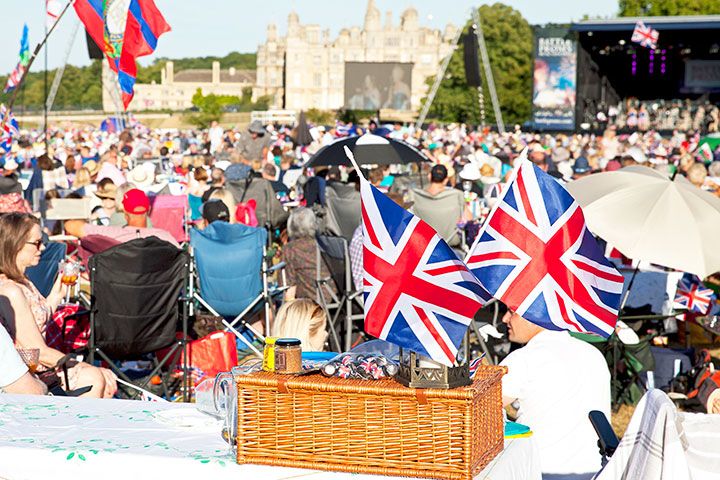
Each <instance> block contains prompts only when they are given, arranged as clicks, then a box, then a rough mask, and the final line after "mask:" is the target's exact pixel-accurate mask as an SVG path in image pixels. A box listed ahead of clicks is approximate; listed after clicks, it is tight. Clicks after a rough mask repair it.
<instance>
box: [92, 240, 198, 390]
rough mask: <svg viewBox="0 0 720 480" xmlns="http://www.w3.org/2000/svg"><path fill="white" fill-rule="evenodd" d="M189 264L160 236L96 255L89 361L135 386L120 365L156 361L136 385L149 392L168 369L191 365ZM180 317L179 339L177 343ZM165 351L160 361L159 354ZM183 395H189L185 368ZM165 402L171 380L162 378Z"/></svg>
mask: <svg viewBox="0 0 720 480" xmlns="http://www.w3.org/2000/svg"><path fill="white" fill-rule="evenodd" d="M189 265H190V259H189V256H188V254H187V253H186V252H184V251H182V250H179V249H178V248H176V247H175V246H173V245H172V244H170V243H168V242H165V241H163V240H160V239H158V238H157V237H148V238H138V239H136V240H131V241H129V242H126V243H122V244H120V245H117V246H114V247H111V248H109V249H108V250H105V251H104V252H102V253H98V254H96V255H93V256H92V257H91V258H90V261H89V269H90V287H91V302H90V303H91V304H90V341H89V343H88V348H89V360H90V362H91V363H92V362H93V361H94V360H95V356H96V355H97V356H98V357H99V358H100V359H102V360H104V361H105V362H107V363H108V364H109V365H110V368H111V369H112V370H113V371H115V372H116V374H117V375H118V376H119V377H120V378H122V379H123V380H125V381H126V382H129V383H134V384H137V383H136V382H133V381H132V380H131V379H130V378H129V377H128V376H127V375H126V374H125V373H124V372H122V371H121V370H120V368H119V366H118V364H117V363H116V362H118V361H121V360H134V359H141V358H146V357H147V356H148V355H149V356H151V357H152V362H153V365H154V368H153V370H152V372H151V373H150V374H149V375H147V376H146V377H145V380H144V381H143V382H142V383H141V384H138V386H139V387H140V388H145V387H147V385H148V384H149V383H150V381H151V379H152V378H153V377H155V376H156V375H158V374H162V373H163V372H162V370H163V368H164V367H171V366H173V365H176V364H177V362H178V358H179V356H180V354H181V353H183V352H184V355H183V359H184V360H185V362H187V351H186V350H187V349H186V345H187V330H188V329H187V302H186V299H185V298H184V297H183V293H184V292H185V291H186V288H187V279H188V271H189ZM178 317H180V324H181V331H182V334H181V336H180V338H177V335H176V332H177V331H178ZM165 349H167V350H166V352H165V353H163V354H162V358H161V359H158V356H159V354H158V353H157V352H158V351H160V350H165ZM182 370H183V383H182V385H183V395H186V394H187V389H186V386H187V365H186V364H184V365H183V366H182ZM160 378H161V380H162V386H163V390H164V393H165V397H166V398H169V397H170V392H169V388H168V383H167V379H166V378H165V375H160Z"/></svg>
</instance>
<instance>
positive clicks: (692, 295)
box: [673, 273, 715, 315]
mask: <svg viewBox="0 0 720 480" xmlns="http://www.w3.org/2000/svg"><path fill="white" fill-rule="evenodd" d="M714 300H715V293H714V292H713V291H712V290H711V289H709V288H707V287H706V286H705V285H703V283H702V282H701V281H700V279H699V278H697V277H696V276H695V275H691V274H688V273H686V274H685V275H683V277H682V278H681V279H680V281H679V282H678V288H677V292H676V293H675V301H674V302H673V303H674V305H673V306H674V307H675V308H683V309H686V310H687V311H688V313H699V314H700V315H705V314H707V313H708V310H709V309H710V305H712V303H713V302H714Z"/></svg>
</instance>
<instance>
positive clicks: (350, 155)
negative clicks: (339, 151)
mask: <svg viewBox="0 0 720 480" xmlns="http://www.w3.org/2000/svg"><path fill="white" fill-rule="evenodd" d="M343 149H345V156H346V157H347V158H348V160H350V163H352V166H353V167H355V171H356V172H357V174H358V176H359V177H360V180H362V181H364V182H367V179H366V178H365V177H364V176H363V174H362V170H360V167H359V166H358V164H357V161H356V160H355V155H353V152H352V151H351V150H350V149H349V148H348V147H347V145H345V146H343Z"/></svg>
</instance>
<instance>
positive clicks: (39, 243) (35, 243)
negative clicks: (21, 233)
mask: <svg viewBox="0 0 720 480" xmlns="http://www.w3.org/2000/svg"><path fill="white" fill-rule="evenodd" d="M25 243H27V244H28V245H35V248H36V249H38V250H40V247H41V246H42V244H43V241H42V239H40V240H35V241H34V242H25Z"/></svg>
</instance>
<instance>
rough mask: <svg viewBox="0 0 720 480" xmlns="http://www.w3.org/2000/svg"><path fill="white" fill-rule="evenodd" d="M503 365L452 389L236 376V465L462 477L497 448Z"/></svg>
mask: <svg viewBox="0 0 720 480" xmlns="http://www.w3.org/2000/svg"><path fill="white" fill-rule="evenodd" d="M504 373H505V368H504V367H493V366H480V367H479V368H478V370H477V374H476V375H475V380H474V383H473V384H472V385H470V386H468V387H464V388H456V389H452V390H439V389H413V388H407V387H404V386H402V385H400V384H399V383H397V382H395V381H394V380H377V381H362V380H344V379H339V378H326V377H323V376H322V375H308V376H290V377H289V376H280V375H275V374H272V373H267V372H258V373H255V374H252V375H246V376H238V377H236V382H237V384H238V449H237V461H238V463H256V464H264V465H279V466H285V467H297V468H311V469H317V470H330V471H342V472H353V473H371V474H378V475H399V476H411V477H428V478H439V479H467V480H470V479H471V478H472V477H473V476H474V475H476V474H478V473H479V472H480V471H481V470H482V469H483V468H484V467H485V466H486V465H487V464H488V463H489V462H490V461H491V460H492V459H493V458H494V457H495V456H496V455H497V454H498V453H500V451H501V450H502V448H503V419H502V392H501V378H502V375H503V374H504Z"/></svg>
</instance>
